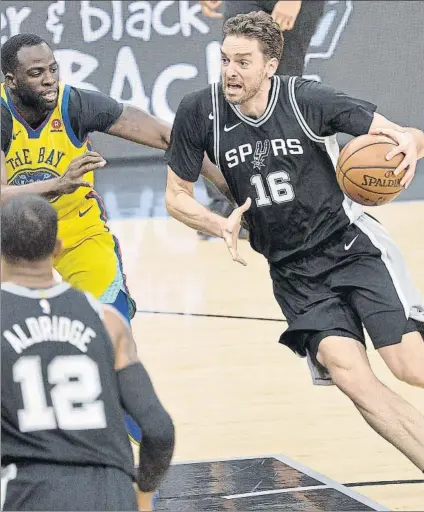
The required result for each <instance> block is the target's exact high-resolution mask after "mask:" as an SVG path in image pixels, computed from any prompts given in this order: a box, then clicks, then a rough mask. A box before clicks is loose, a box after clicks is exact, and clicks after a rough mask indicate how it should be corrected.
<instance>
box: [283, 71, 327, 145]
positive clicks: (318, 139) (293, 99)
mask: <svg viewBox="0 0 424 512" xmlns="http://www.w3.org/2000/svg"><path fill="white" fill-rule="evenodd" d="M296 78H297V77H295V76H291V77H290V78H289V85H288V89H289V100H290V105H291V107H292V109H293V112H294V115H295V116H296V119H297V122H298V123H299V125H300V127H301V128H302V130H303V132H304V133H305V135H306V136H307V137H308V138H309V139H311V140H313V141H314V142H319V143H321V144H325V139H326V137H321V136H320V135H317V134H316V133H314V132H313V131H312V130H311V128H310V127H309V126H308V123H307V122H306V121H305V118H304V117H303V115H302V113H301V111H300V108H299V105H298V104H297V100H296V95H295V92H294V86H295V83H296Z"/></svg>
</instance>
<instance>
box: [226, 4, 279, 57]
mask: <svg viewBox="0 0 424 512" xmlns="http://www.w3.org/2000/svg"><path fill="white" fill-rule="evenodd" d="M223 35H224V39H225V38H226V37H227V36H241V37H246V38H247V39H256V40H257V41H258V42H259V45H260V47H261V50H262V53H263V54H264V55H265V58H266V59H267V60H270V59H274V58H275V59H278V60H280V59H281V57H282V55H283V46H284V37H283V34H282V32H281V28H280V26H279V25H278V23H276V22H275V21H274V20H273V19H272V16H271V15H269V14H267V13H266V12H263V11H259V12H256V11H252V12H249V13H247V14H237V16H234V17H233V18H230V19H228V20H227V21H226V22H225V24H224V28H223Z"/></svg>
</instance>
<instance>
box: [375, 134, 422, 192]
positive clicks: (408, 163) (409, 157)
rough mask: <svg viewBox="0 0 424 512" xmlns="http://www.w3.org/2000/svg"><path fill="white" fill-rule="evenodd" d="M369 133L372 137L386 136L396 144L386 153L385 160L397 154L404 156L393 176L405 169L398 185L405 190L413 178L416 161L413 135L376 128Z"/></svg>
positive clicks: (415, 146)
mask: <svg viewBox="0 0 424 512" xmlns="http://www.w3.org/2000/svg"><path fill="white" fill-rule="evenodd" d="M370 133H371V134H372V135H386V136H387V137H389V138H390V139H392V140H393V141H395V142H396V144H397V146H396V147H394V148H393V149H392V150H391V151H389V153H387V155H386V159H387V160H391V159H392V158H393V157H394V156H396V155H398V154H399V153H403V154H404V155H405V157H404V159H403V160H402V162H401V163H400V164H399V165H398V166H397V168H396V169H395V176H397V175H398V174H399V173H401V172H402V171H404V170H405V169H406V173H405V176H404V177H403V178H402V180H401V182H400V184H401V185H402V186H403V187H405V189H407V188H408V187H409V184H410V183H411V181H412V180H413V178H414V175H415V168H416V167H417V160H418V151H417V144H416V142H415V139H414V137H413V135H412V134H411V133H409V132H407V131H405V132H401V131H399V130H393V129H391V128H376V129H375V130H371V131H370Z"/></svg>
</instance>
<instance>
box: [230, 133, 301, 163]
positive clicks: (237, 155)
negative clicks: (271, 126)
mask: <svg viewBox="0 0 424 512" xmlns="http://www.w3.org/2000/svg"><path fill="white" fill-rule="evenodd" d="M253 147H254V148H255V152H253ZM270 153H271V155H272V156H275V157H277V156H280V155H283V156H287V155H303V148H302V143H301V142H300V140H299V139H287V140H284V139H272V140H269V139H265V140H264V141H262V140H257V141H256V144H255V145H252V144H250V143H248V144H241V145H240V146H238V147H237V148H233V149H230V150H229V151H227V152H226V153H225V160H226V161H227V165H228V167H229V168H230V169H231V168H232V167H235V166H236V165H239V164H240V163H244V162H246V157H247V156H249V155H252V154H253V160H252V164H253V169H257V170H259V169H261V167H265V162H266V159H267V157H268V155H269V154H270Z"/></svg>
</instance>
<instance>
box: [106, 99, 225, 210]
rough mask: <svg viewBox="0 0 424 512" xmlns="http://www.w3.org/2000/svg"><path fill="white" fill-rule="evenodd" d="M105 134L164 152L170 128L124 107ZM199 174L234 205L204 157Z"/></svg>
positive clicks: (212, 166) (214, 167)
mask: <svg viewBox="0 0 424 512" xmlns="http://www.w3.org/2000/svg"><path fill="white" fill-rule="evenodd" d="M107 133H109V134H110V135H115V136H116V137H121V138H122V139H127V140H131V141H132V142H137V143H138V144H143V145H145V146H150V147H153V148H157V149H163V150H166V149H167V148H168V146H169V141H170V136H171V126H170V125H169V124H168V123H166V122H165V121H162V120H161V119H159V118H158V117H155V116H152V115H150V114H149V113H147V112H145V111H144V110H141V109H139V108H136V107H131V106H126V107H124V110H123V112H122V114H121V116H120V117H119V118H118V120H117V121H116V122H115V123H114V124H113V125H112V126H111V127H110V128H109V130H108V132H107ZM201 174H202V176H203V177H204V178H206V179H207V180H209V181H210V182H211V183H212V185H214V186H215V187H216V188H217V189H218V190H219V192H221V194H223V195H224V196H225V197H226V198H227V199H228V200H229V201H230V202H231V203H233V204H234V199H233V197H232V195H231V193H230V189H229V188H228V185H227V183H226V181H225V179H224V177H223V176H222V174H221V173H220V172H219V171H218V169H217V168H216V166H215V165H214V164H213V163H212V162H211V161H210V160H209V158H208V157H207V156H206V155H205V158H204V160H203V166H202V170H201Z"/></svg>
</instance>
